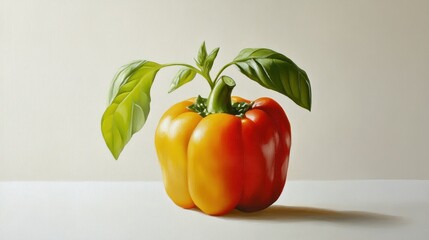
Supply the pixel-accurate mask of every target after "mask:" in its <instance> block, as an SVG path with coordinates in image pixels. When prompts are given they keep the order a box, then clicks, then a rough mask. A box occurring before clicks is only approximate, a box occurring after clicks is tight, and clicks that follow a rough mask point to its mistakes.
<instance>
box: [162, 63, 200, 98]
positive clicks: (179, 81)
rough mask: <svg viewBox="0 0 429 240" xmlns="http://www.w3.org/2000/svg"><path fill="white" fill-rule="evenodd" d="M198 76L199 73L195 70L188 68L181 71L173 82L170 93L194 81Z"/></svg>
mask: <svg viewBox="0 0 429 240" xmlns="http://www.w3.org/2000/svg"><path fill="white" fill-rule="evenodd" d="M196 74H197V73H196V72H195V71H194V70H193V69H190V68H188V67H184V68H182V69H180V70H179V71H178V72H177V74H176V76H175V77H174V79H173V81H172V82H171V85H170V90H169V91H168V92H169V93H171V92H172V91H174V90H176V89H178V88H179V87H180V86H182V85H183V84H185V83H188V82H190V81H192V80H193V79H194V78H195V75H196Z"/></svg>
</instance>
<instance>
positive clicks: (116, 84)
mask: <svg viewBox="0 0 429 240" xmlns="http://www.w3.org/2000/svg"><path fill="white" fill-rule="evenodd" d="M143 62H145V61H141V60H138V61H134V62H131V63H129V64H127V65H124V66H122V67H121V69H119V71H118V73H116V75H115V77H114V78H113V81H112V84H111V86H110V90H109V96H108V100H109V102H108V104H110V103H112V101H113V99H114V98H115V97H116V94H117V93H118V91H119V88H120V87H121V86H122V85H123V84H124V82H125V80H127V79H128V77H129V76H130V75H131V74H132V72H133V71H134V70H135V69H137V67H138V66H139V65H140V64H142V63H143Z"/></svg>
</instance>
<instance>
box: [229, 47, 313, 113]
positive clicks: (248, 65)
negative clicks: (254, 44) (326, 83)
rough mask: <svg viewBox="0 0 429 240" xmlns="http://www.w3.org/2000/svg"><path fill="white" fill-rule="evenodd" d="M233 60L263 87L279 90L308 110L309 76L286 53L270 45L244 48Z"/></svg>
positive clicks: (245, 73) (309, 94) (309, 108)
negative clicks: (275, 49) (268, 47)
mask: <svg viewBox="0 0 429 240" xmlns="http://www.w3.org/2000/svg"><path fill="white" fill-rule="evenodd" d="M233 63H234V64H235V65H236V66H237V67H238V68H239V69H240V71H241V72H242V73H243V74H244V75H246V76H247V77H249V78H250V79H252V80H254V81H256V82H257V83H259V84H260V85H262V86H263V87H266V88H268V89H272V90H274V91H277V92H279V93H282V94H284V95H286V96H287V97H289V98H290V99H292V100H293V101H294V102H295V103H296V104H298V105H299V106H301V107H303V108H305V109H308V110H311V86H310V80H309V79H308V76H307V74H306V73H305V71H304V70H302V69H301V68H299V67H298V66H297V65H296V64H295V63H294V62H292V60H290V59H289V58H287V57H286V56H284V55H282V54H280V53H277V52H275V51H273V50H270V49H265V48H246V49H243V50H242V51H241V52H240V53H239V54H238V56H237V57H236V58H235V59H234V62H233Z"/></svg>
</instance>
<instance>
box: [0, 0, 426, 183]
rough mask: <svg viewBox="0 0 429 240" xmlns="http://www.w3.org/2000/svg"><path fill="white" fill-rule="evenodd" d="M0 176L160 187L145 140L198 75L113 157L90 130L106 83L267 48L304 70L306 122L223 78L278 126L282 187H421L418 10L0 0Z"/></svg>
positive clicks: (326, 4)
mask: <svg viewBox="0 0 429 240" xmlns="http://www.w3.org/2000/svg"><path fill="white" fill-rule="evenodd" d="M0 9H1V10H0V11H1V12H0V18H1V19H0V24H1V25H0V53H1V54H0V56H1V63H0V67H1V69H0V180H160V179H161V172H160V170H159V167H158V162H157V159H156V156H155V149H154V145H153V134H154V129H155V127H156V123H157V121H158V119H159V118H160V116H161V114H162V113H163V112H164V111H165V110H166V109H167V108H168V107H169V106H170V105H172V104H173V103H174V102H177V101H179V100H182V99H184V98H188V97H192V96H196V95H197V94H202V95H207V94H208V87H207V86H206V84H205V83H204V82H203V81H202V79H201V78H198V79H196V80H194V82H192V83H190V84H189V85H188V86H186V87H184V88H181V89H179V90H178V91H176V92H174V93H172V94H167V90H168V86H169V84H170V81H171V79H172V77H173V75H174V74H175V71H176V70H177V69H174V68H171V69H166V70H163V71H161V72H160V73H159V75H158V77H157V79H156V82H155V84H154V86H153V89H152V112H151V114H150V117H149V120H148V122H147V124H146V126H145V127H144V129H143V130H142V131H141V132H139V133H138V134H136V135H135V136H134V137H133V139H132V141H131V142H130V144H129V145H128V146H127V147H126V149H125V150H124V152H123V154H122V155H121V157H120V159H119V160H118V161H115V160H114V159H113V157H111V155H110V153H109V152H108V150H107V147H106V146H105V144H104V142H103V139H102V137H101V133H100V126H99V125H100V118H101V115H102V113H103V111H104V108H105V107H106V97H107V91H108V88H109V84H110V81H111V79H112V77H113V75H114V73H115V72H116V70H117V69H118V68H119V67H120V66H121V65H123V64H125V63H127V62H129V61H131V60H135V59H149V60H153V61H157V62H161V63H168V62H177V61H181V62H189V63H193V58H194V57H195V55H196V52H197V49H198V47H199V45H200V43H201V42H202V41H203V40H206V42H207V45H208V47H209V48H214V47H217V46H220V47H221V51H220V53H219V58H218V61H217V64H215V66H214V69H218V68H219V67H220V66H221V65H223V64H224V63H226V62H227V61H230V60H232V58H234V57H235V56H236V54H237V53H238V52H239V51H240V50H241V49H242V48H245V47H268V48H272V49H274V50H276V51H279V52H281V53H284V54H286V55H287V56H289V57H290V58H292V59H293V60H294V61H295V62H296V63H297V64H298V65H299V66H301V67H302V68H303V69H305V70H306V71H307V73H308V75H309V77H310V80H311V83H312V88H313V101H314V104H313V111H312V112H311V113H310V112H308V111H305V110H304V109H301V108H299V107H298V106H296V105H295V104H293V103H292V102H291V101H290V100H289V99H287V98H286V97H284V96H282V95H280V94H277V93H274V92H271V91H269V90H266V89H263V88H261V87H259V85H257V84H255V83H253V82H250V81H249V80H247V79H245V78H244V77H241V75H240V74H238V72H237V71H236V70H235V69H234V68H231V69H230V70H229V71H227V73H228V74H229V75H231V76H233V77H235V79H236V81H237V84H238V87H237V88H236V90H235V94H237V95H242V96H243V97H247V98H251V99H252V98H256V97H259V96H271V97H273V98H275V99H277V100H278V101H279V102H280V103H281V105H282V106H283V107H284V108H285V110H286V111H287V113H288V116H289V118H290V121H291V123H292V128H293V146H292V155H291V162H290V169H289V177H290V178H291V179H358V178H414V179H429V159H428V144H427V141H426V140H427V136H428V135H429V127H428V122H429V110H428V106H429V97H428V95H427V90H428V88H429V67H428V63H429V46H428V43H429V27H428V26H429V11H428V9H429V2H428V1H339V0H338V1H293V2H292V1H280V0H278V1H274V0H270V1H257V0H253V1H229V0H218V1H213V0H210V1H196V0H195V1H191V0H187V1H173V0H171V1H166V0H158V1H137V0H136V1H131V0H129V1H119V0H118V1H83V0H79V1H54V0H52V1H22V0H20V1H14V0H0Z"/></svg>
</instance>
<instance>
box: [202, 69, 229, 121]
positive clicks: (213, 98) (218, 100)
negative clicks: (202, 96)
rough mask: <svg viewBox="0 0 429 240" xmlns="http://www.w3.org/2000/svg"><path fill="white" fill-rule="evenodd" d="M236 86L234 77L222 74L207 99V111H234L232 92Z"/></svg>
mask: <svg viewBox="0 0 429 240" xmlns="http://www.w3.org/2000/svg"><path fill="white" fill-rule="evenodd" d="M234 87H235V82H234V80H233V79H232V78H230V77H227V76H222V77H221V78H220V79H219V81H216V82H215V86H214V88H213V89H212V91H211V92H210V95H209V97H208V99H207V111H208V112H209V113H232V112H233V108H232V103H231V93H232V89H233V88H234Z"/></svg>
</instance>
